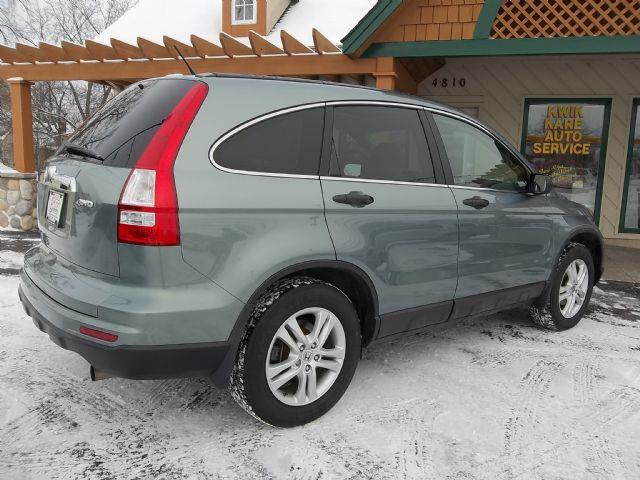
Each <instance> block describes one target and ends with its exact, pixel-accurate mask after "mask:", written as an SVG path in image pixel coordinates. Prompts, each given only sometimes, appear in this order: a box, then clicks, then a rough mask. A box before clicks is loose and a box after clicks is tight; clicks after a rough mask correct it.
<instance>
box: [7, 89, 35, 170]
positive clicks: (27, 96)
mask: <svg viewBox="0 0 640 480" xmlns="http://www.w3.org/2000/svg"><path fill="white" fill-rule="evenodd" d="M7 82H8V83H9V90H10V92H11V128H12V129H13V161H14V166H15V169H16V170H18V171H19V172H25V173H32V172H35V170H36V164H35V158H34V155H33V114H32V112H31V82H27V81H25V80H23V79H22V78H10V79H9V80H7Z"/></svg>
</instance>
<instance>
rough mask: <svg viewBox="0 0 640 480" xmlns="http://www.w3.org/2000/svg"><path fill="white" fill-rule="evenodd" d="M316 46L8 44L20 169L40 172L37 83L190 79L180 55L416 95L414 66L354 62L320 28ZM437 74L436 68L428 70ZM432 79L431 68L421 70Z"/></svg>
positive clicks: (262, 41)
mask: <svg viewBox="0 0 640 480" xmlns="http://www.w3.org/2000/svg"><path fill="white" fill-rule="evenodd" d="M312 33H313V35H312V37H313V43H314V45H313V48H311V47H308V46H306V45H305V44H303V43H302V42H300V41H299V40H297V39H296V38H294V37H293V36H292V35H290V34H289V33H287V32H285V31H282V32H281V41H282V47H280V46H278V45H275V44H273V43H272V42H270V41H269V40H267V38H265V37H263V36H261V35H259V34H257V33H255V32H253V31H252V32H250V34H249V44H250V45H246V44H245V43H242V42H240V41H239V40H237V39H236V38H234V37H232V36H229V35H227V34H226V33H221V34H220V43H219V44H216V43H213V42H210V41H208V40H205V39H203V38H200V37H198V36H196V35H191V38H190V40H191V42H190V44H187V43H183V42H180V41H178V40H176V39H173V38H170V37H167V36H165V37H164V39H163V44H159V43H155V42H152V41H150V40H147V39H144V38H138V39H137V42H136V43H137V44H136V45H132V44H129V43H125V42H123V41H120V40H117V39H111V41H110V45H105V44H101V43H97V42H95V41H92V40H86V41H85V42H84V45H79V44H75V43H69V42H64V41H63V42H62V43H61V44H60V45H59V46H58V45H51V44H49V43H40V44H39V45H38V47H33V46H29V45H24V44H20V43H18V44H16V45H15V46H14V47H8V46H5V45H0V59H1V63H0V78H2V79H4V80H5V81H7V82H8V83H9V85H10V95H11V110H12V122H13V123H12V128H13V148H14V163H15V168H16V169H17V170H18V171H22V172H33V171H34V170H35V162H34V150H33V127H32V122H33V119H32V111H31V85H32V84H33V82H38V81H67V80H86V81H90V82H98V83H103V84H108V85H111V86H114V87H117V88H123V87H126V86H127V85H129V84H131V83H134V82H136V81H139V80H141V79H145V78H152V77H160V76H164V75H169V74H176V73H179V74H188V73H189V72H188V69H187V67H186V65H185V63H184V62H183V61H182V59H181V58H180V54H182V55H183V56H184V57H186V58H187V60H188V62H189V65H190V66H191V67H192V68H193V70H194V71H195V72H196V73H211V72H215V73H240V74H252V75H275V76H290V77H302V78H321V79H326V80H332V81H339V80H340V77H341V76H345V75H347V76H352V77H353V78H354V79H356V82H358V83H363V82H364V77H365V75H372V76H374V77H375V78H376V85H377V86H378V87H379V88H385V89H396V90H404V91H408V92H411V91H414V89H415V85H416V80H415V79H414V78H412V74H411V73H409V72H410V70H411V68H407V66H405V65H403V64H402V63H401V62H400V61H398V60H397V59H394V58H391V57H384V58H352V57H350V56H348V55H345V54H343V53H342V51H341V50H340V48H339V47H337V46H336V45H334V44H333V43H332V42H331V41H330V40H329V39H328V38H327V37H325V36H324V35H323V34H322V33H320V32H319V31H318V30H316V29H313V32H312ZM427 69H428V70H430V68H427ZM414 70H415V71H416V72H417V74H418V75H420V76H421V77H422V76H423V75H424V66H420V68H414Z"/></svg>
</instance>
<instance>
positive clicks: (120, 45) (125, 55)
mask: <svg viewBox="0 0 640 480" xmlns="http://www.w3.org/2000/svg"><path fill="white" fill-rule="evenodd" d="M111 46H112V47H113V49H114V50H115V52H116V55H118V56H119V57H120V58H121V59H122V60H128V59H130V58H134V59H141V58H146V57H145V56H144V55H143V54H142V50H140V48H138V47H137V46H136V45H131V44H129V43H126V42H123V41H122V40H118V39H116V38H112V39H111Z"/></svg>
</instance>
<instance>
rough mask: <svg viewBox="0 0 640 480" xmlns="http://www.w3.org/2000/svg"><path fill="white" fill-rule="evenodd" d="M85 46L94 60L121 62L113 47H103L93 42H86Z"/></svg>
mask: <svg viewBox="0 0 640 480" xmlns="http://www.w3.org/2000/svg"><path fill="white" fill-rule="evenodd" d="M84 45H85V46H86V47H87V50H89V53H90V54H91V56H92V58H93V59H94V60H101V61H102V60H121V58H120V57H119V56H118V54H117V53H116V51H115V50H114V49H113V47H110V46H109V45H103V44H102V43H98V42H94V41H93V40H85V42H84Z"/></svg>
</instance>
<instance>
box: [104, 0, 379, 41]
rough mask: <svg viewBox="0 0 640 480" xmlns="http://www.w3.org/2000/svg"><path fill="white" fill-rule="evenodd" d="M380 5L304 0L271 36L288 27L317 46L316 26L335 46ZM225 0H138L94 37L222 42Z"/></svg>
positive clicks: (276, 36) (364, 1)
mask: <svg viewBox="0 0 640 480" xmlns="http://www.w3.org/2000/svg"><path fill="white" fill-rule="evenodd" d="M375 4H376V0H346V1H345V0H300V1H299V2H298V3H296V4H293V5H291V7H290V8H289V9H288V10H287V11H286V12H285V14H284V15H283V16H282V18H281V19H280V21H279V22H278V23H277V24H276V26H275V27H274V29H273V30H272V31H271V33H270V34H269V35H268V36H267V38H269V40H270V41H271V42H273V43H275V44H276V45H281V43H280V30H286V31H287V32H288V33H290V34H291V35H293V36H294V37H295V38H297V39H298V40H300V41H301V42H302V43H304V44H306V45H313V39H312V36H311V30H312V29H313V28H317V29H318V30H319V31H320V32H321V33H322V34H324V35H325V36H326V37H327V38H329V39H330V40H331V41H333V43H335V44H336V45H340V43H341V42H340V40H341V39H342V38H343V37H344V36H345V35H346V34H347V33H349V31H350V30H351V29H352V28H353V27H355V25H356V24H357V23H358V22H359V21H360V19H361V18H362V17H364V16H365V15H366V13H367V12H368V11H369V10H370V9H371V8H372V7H373V6H374V5H375ZM221 30H222V0H139V2H138V3H137V4H136V5H135V6H134V7H133V8H131V10H129V11H128V12H127V13H125V14H124V15H123V16H122V17H121V18H120V19H118V20H117V21H116V22H115V23H113V24H112V25H111V26H110V27H108V28H107V29H106V30H105V31H103V32H102V33H100V34H99V35H98V36H97V37H96V38H95V39H94V40H95V41H97V42H100V43H104V44H109V40H110V39H111V38H117V39H118V40H122V41H123V42H128V43H131V44H134V45H135V44H136V38H137V37H143V38H146V39H147V40H151V41H153V42H156V43H160V44H161V43H162V37H163V35H168V36H170V37H172V38H175V39H176V40H180V41H182V42H185V43H190V42H189V37H190V36H191V34H195V35H198V36H199V37H202V38H205V39H207V40H210V41H214V42H215V43H219V40H218V38H219V35H220V31H221Z"/></svg>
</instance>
